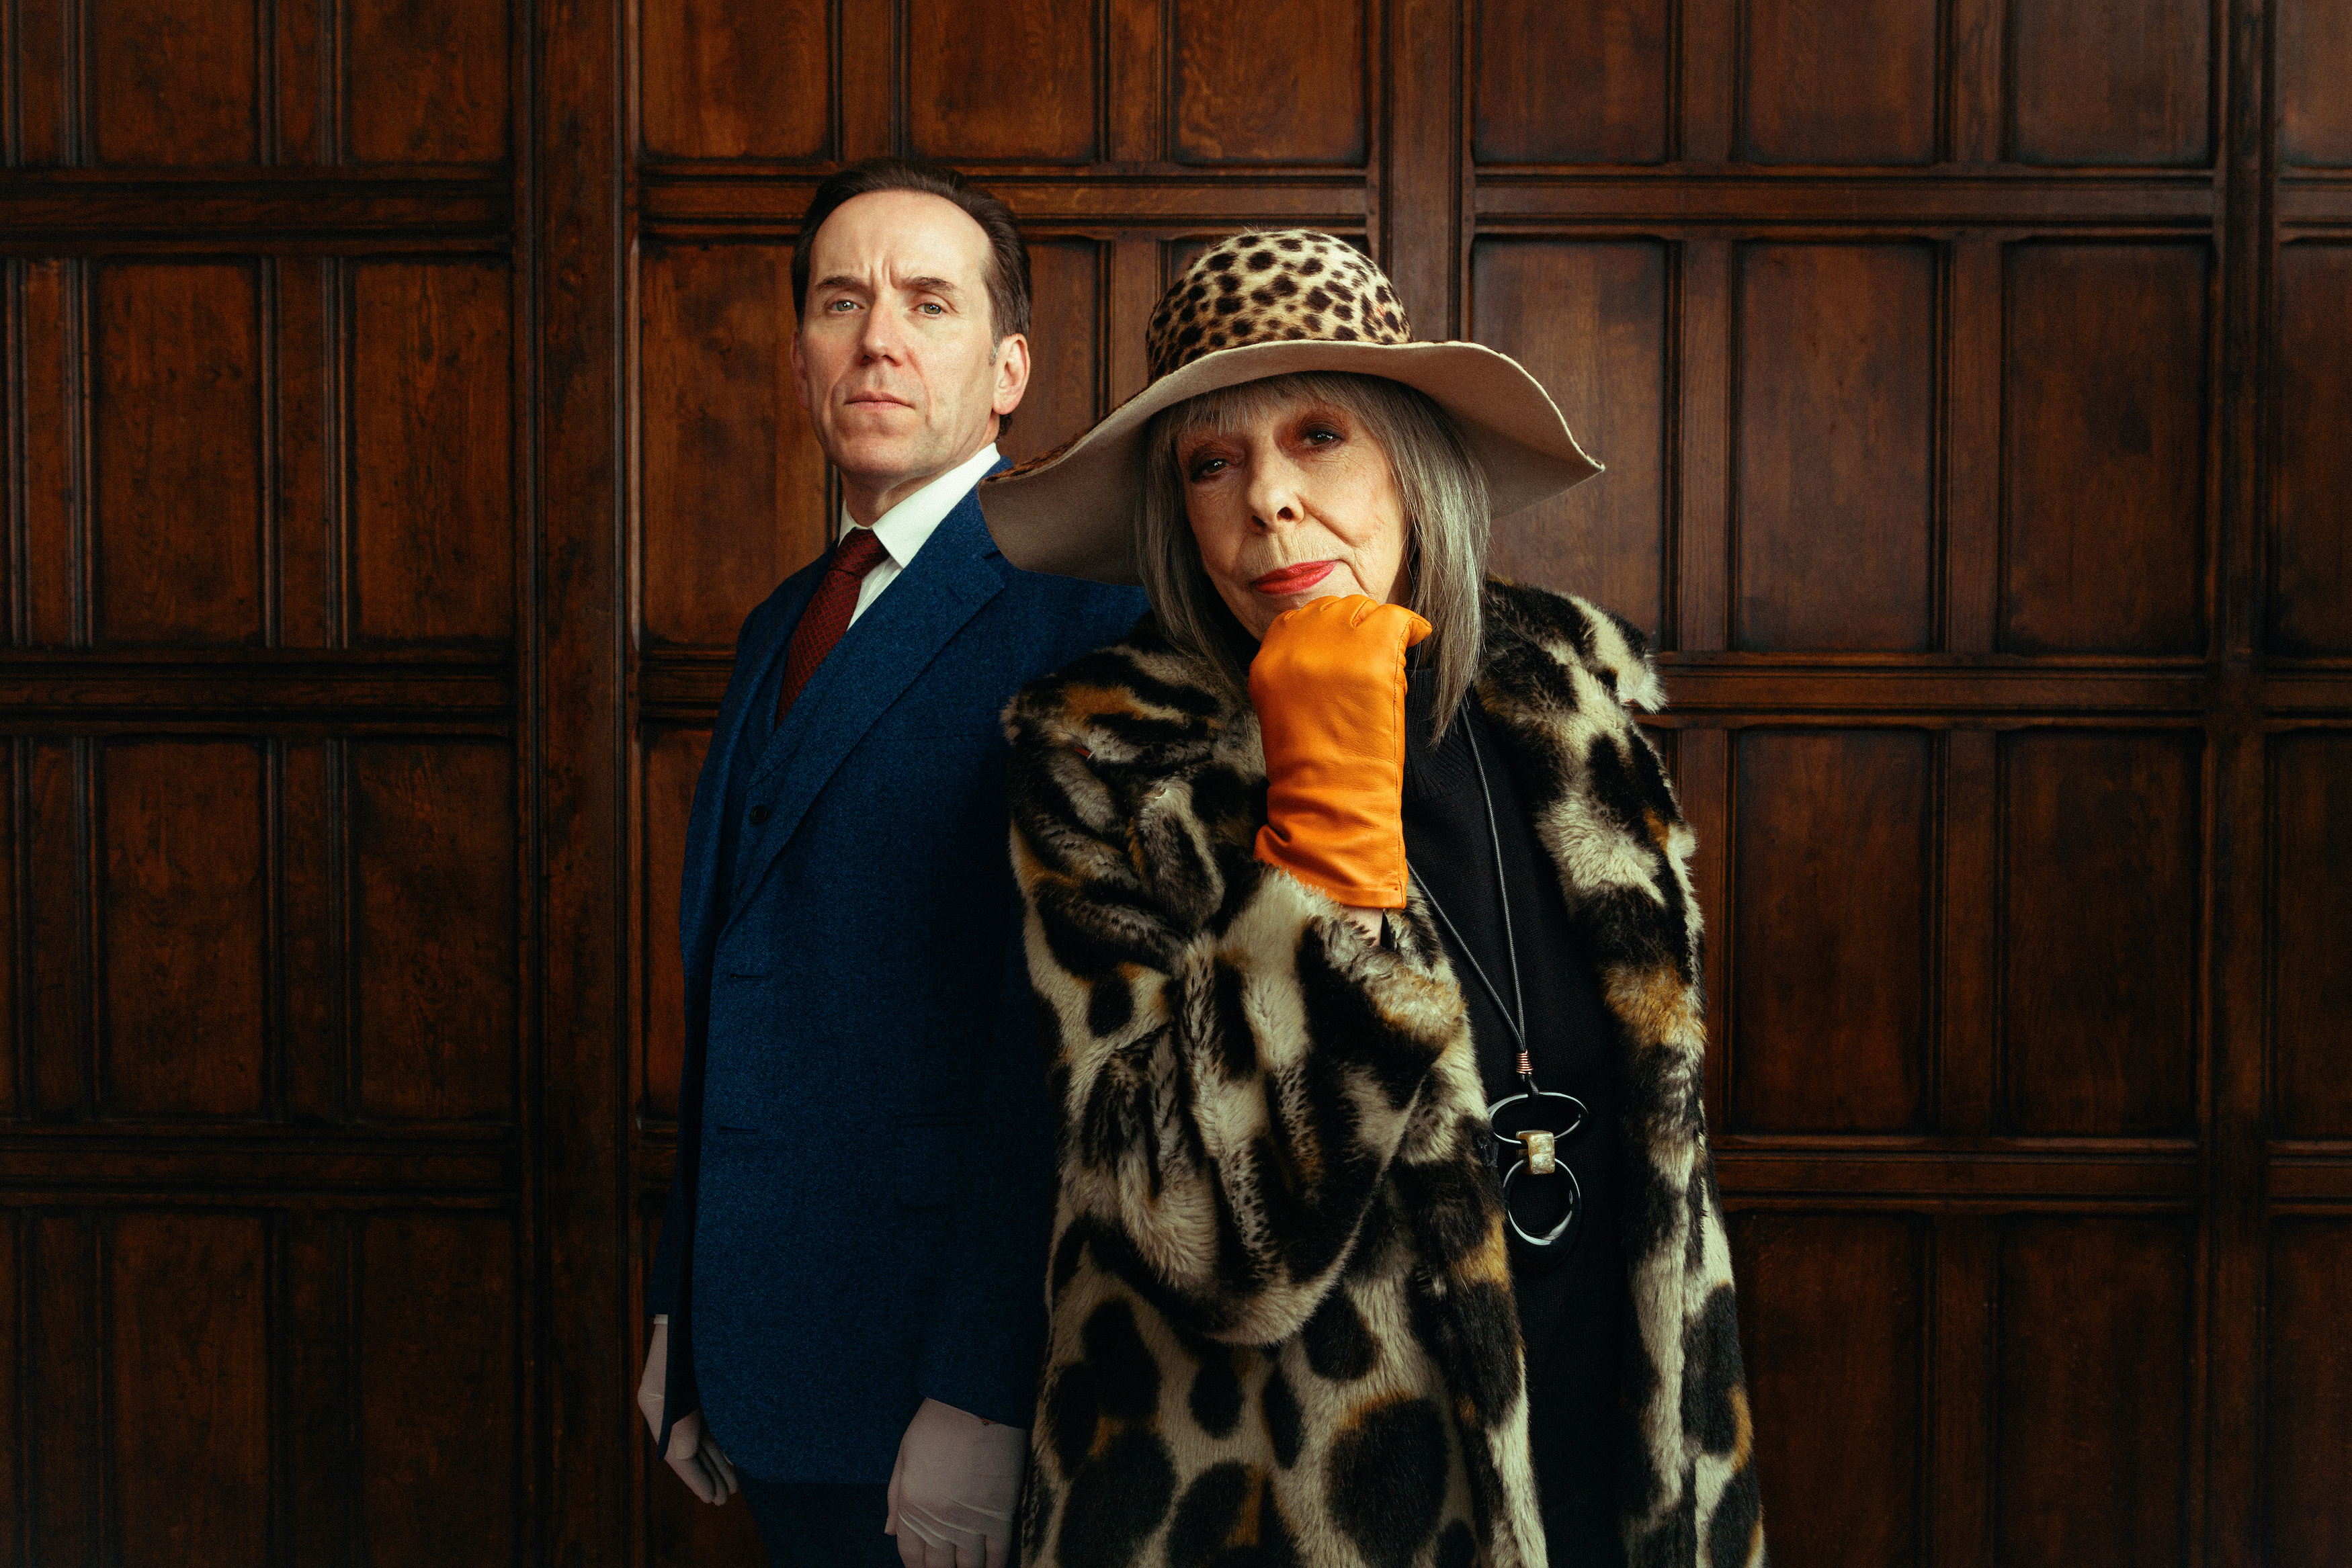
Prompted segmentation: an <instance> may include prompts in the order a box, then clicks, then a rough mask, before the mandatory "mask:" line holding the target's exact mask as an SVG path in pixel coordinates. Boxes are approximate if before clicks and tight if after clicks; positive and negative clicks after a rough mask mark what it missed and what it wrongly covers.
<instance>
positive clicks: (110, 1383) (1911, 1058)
mask: <svg viewBox="0 0 2352 1568" xmlns="http://www.w3.org/2000/svg"><path fill="white" fill-rule="evenodd" d="M2347 80H2352V6H2347V5H2346V4H2345V3H2344V0H1843V3H1840V4H1836V5H1831V4H1826V3H1809V0H1584V3H1580V4H1578V5H1571V6H1555V5H1540V4H1537V3H1535V0H1462V3H1460V4H1458V5H1456V4H1447V3H1442V0H1384V3H1378V4H1375V3H1371V0H1286V3H1285V4H1283V5H1255V6H1251V5H1244V6H1235V5H1226V4H1213V3H1211V0H1005V3H1004V4H1002V5H992V6H968V5H956V4H950V3H949V0H628V3H627V4H626V5H623V4H622V3H621V0H532V3H523V4H517V5H513V6H512V7H510V8H507V9H503V10H502V9H500V8H499V7H498V6H496V5H490V4H484V3H477V0H336V3H334V4H329V3H328V0H0V147H4V150H5V172H4V173H0V266H5V270H0V320H4V321H5V335H4V336H0V386H5V420H0V430H5V439H0V493H5V525H6V549H5V551H4V552H0V596H5V635H6V641H7V649H6V651H5V653H0V730H5V747H0V821H5V831H6V834H7V840H6V841H7V843H8V846H9V858H8V859H7V861H6V862H5V875H6V883H5V888H6V896H5V898H0V1014H5V1017H6V1018H7V1019H8V1021H9V1025H10V1030H9V1038H10V1040H11V1049H10V1051H8V1053H7V1054H6V1056H5V1059H0V1461H5V1462H0V1560H5V1561H8V1562H13V1563H20V1564H27V1565H29V1564H35V1563H38V1564H41V1565H43V1568H48V1565H50V1564H68V1563H70V1564H80V1563H93V1564H94V1563H114V1562H138V1563H144V1562H153V1561H184V1562H192V1563H232V1562H234V1563H282V1564H293V1563H302V1564H310V1563H346V1562H348V1563H362V1562H366V1563H378V1564H408V1563H436V1564H437V1563H518V1562H528V1563H541V1562H554V1561H558V1560H562V1561H566V1562H580V1563H642V1564H672V1563H721V1562H740V1563H750V1562H752V1561H754V1558H753V1555H752V1548H751V1543H750V1541H749V1536H748V1533H747V1531H745V1528H744V1527H745V1524H746V1522H747V1521H746V1520H745V1518H744V1516H743V1512H742V1511H741V1510H740V1508H731V1509H729V1510H726V1511H719V1512H715V1513H714V1512H711V1511H706V1510H701V1509H698V1508H696V1507H694V1506H692V1505H690V1504H688V1503H687V1502H686V1501H685V1500H684V1493H683V1491H682V1490H681V1489H679V1488H678V1487H677V1485H676V1483H675V1482H674V1481H673V1480H672V1479H670V1478H669V1477H668V1476H667V1474H666V1473H662V1472H659V1471H658V1470H652V1472H651V1473H648V1472H649V1469H650V1467H649V1465H648V1460H649V1458H650V1454H649V1450H648V1448H647V1447H646V1445H645V1444H644V1443H643V1442H642V1440H641V1438H640V1437H639V1436H638V1434H637V1431H636V1427H635V1420H636V1418H635V1413H634V1411H633V1409H632V1408H631V1406H630V1405H629V1402H628V1399H627V1391H628V1387H629V1385H630V1384H631V1382H632V1381H633V1379H634V1375H635V1364H636V1361H637V1358H638V1356H639V1355H640V1354H641V1345H642V1333H643V1327H644V1325H643V1322H642V1320H641V1318H640V1316H639V1314H638V1312H636V1309H635V1291H636V1289H637V1285H638V1281H639V1275H640V1271H641V1269H642V1265H643V1261H644V1260H645V1258H646V1256H647V1255H648V1254H649V1252H650V1245H651V1241H652V1232H653V1229H654V1227H655V1225H656V1220H657V1216H658V1213H659V1207H660V1198H661V1194H662V1191H663V1188H664V1185H665V1183H666V1181H667V1174H668V1164H669V1159H670V1151H671V1149H672V1146H673V1129H674V1126H675V1115H676V1105H675V1103H674V1096H675V1092H676V1087H675V1086H676V1081H677V1060H678V1051H679V1035H678V1021H677V1019H678V1006H679V995H678V990H679V979H678V972H677V959H676V951H675V946H674V941H673V936H672V933H673V931H674V923H675V916H676V908H675V904H676V896H677V894H676V887H677V862H678V858H679V853H680V849H681V842H682V839H683V834H684V828H685V821H686V814H687V807H688V798H689V795H690V792H691V789H692V786H693V779H694V774H695V769H696V768H697V767H698V763H699V759H700V757H701V754H702V748H703V746H704V743H705V740H706V737H707V734H708V730H709V724H710V722H711V718H712V716H713V713H714V712H715V708H716V704H717V699H718V695H719V690H720V687H721V685H723V682H724V678H725V674H726V670H727V664H728V659H729V656H730V654H729V645H730V641H731V638H732V634H733V631H734V628H735V626H736V624H737V622H739V621H740V617H741V615H742V613H743V612H744V611H745V610H746V609H747V608H748V607H749V606H750V605H751V604H752V603H753V602H755V601H757V600H758V599H760V598H761V596H762V595H764V594H765V593H766V592H767V591H768V590H769V588H770V587H771V586H772V584H773V583H774V581H775V580H777V579H778V578H780V577H781V576H782V575H783V574H784V573H785V572H786V571H788V570H791V569H793V567H795V566H797V565H799V564H800V563H802V562H803V561H805V560H807V559H811V558H812V556H813V555H814V553H815V552H816V551H817V550H818V549H821V548H822V545H823V542H824V532H825V528H826V517H827V504H826V493H827V486H826V479H825V476H824V465H823V462H822V459H821V456H820V455H819V454H818V453H817V452H816V450H815V448H814V445H813V444H812V443H811V441H810V440H809V437H808V436H807V434H806V432H805V427H804V425H803V423H802V421H801V417H800V415H799V413H798V411H797V409H796V408H795V406H794V404H793V399H792V396H791V393H790V391H789V388H788V385H787V382H786V379H785V374H786V372H785V358H784V342H783V340H784V338H785V335H786V334H787V333H788V332H789V331H790V329H791V326H792V319H793V318H792V310H791V301H790V298H789V292H790V287H789V283H788V277H789V273H788V266H789V260H790V253H789V247H790V243H791V236H792V235H793V231H794V228H795V226H796V224H797V219H798V214H799V213H800V211H801V210H802V208H803V204H804V203H805V201H806V198H807V193H808V192H809V191H810V190H811V189H812V188H813V186H814V183H815V182H816V181H817V180H819V179H820V178H822V177H823V175H824V173H825V172H827V171H828V170H829V169H831V168H833V167H835V166H836V165H837V164H838V162H841V161H843V160H845V159H850V158H855V157H859V156H863V155H866V154H868V153H873V152H887V151H891V150H894V149H895V150H899V151H905V152H914V153H918V154H921V155H924V156H929V157H934V158H940V159H943V160H949V161H952V162H957V163H958V164H960V165H961V166H963V167H965V168H967V169H969V170H970V171H971V172H974V173H975V174H977V175H980V176H982V178H983V179H984V180H985V181H986V183H989V184H991V185H992V187H993V188H995V189H996V190H997V191H998V192H999V193H1002V194H1003V195H1004V196H1005V197H1006V198H1007V199H1009V200H1010V201H1011V202H1012V204H1013V206H1014V208H1015V209H1016V211H1018V212H1019V213H1020V214H1021V215H1022V217H1023V218H1024V223H1025V224H1026V225H1028V228H1029V231H1030V235H1031V237H1032V240H1033V244H1034V254H1035V264H1036V276H1037V288H1038V296H1039V308H1038V327H1037V334H1036V336H1037V350H1038V363H1039V375H1038V379H1037V382H1036V384H1035V387H1034V391H1033V393H1032V396H1031V398H1030V400H1029V402H1028V403H1027V404H1025V405H1024V408H1023V410H1022V412H1021V414H1020V416H1019V418H1018V419H1017V421H1016V422H1015V423H1014V425H1013V429H1012V431H1011V433H1010V436H1009V440H1008V445H1009V446H1010V447H1011V448H1012V449H1013V451H1014V452H1015V453H1016V454H1026V453H1028V452H1032V451H1035V450H1040V449H1042V448H1044V447H1045V446H1047V445H1050V444H1053V443H1055V442H1056V441H1058V440H1059V439H1061V438H1062V437H1063V436H1064V435H1066V434H1068V433H1069V432H1071V431H1072V430H1074V429H1076V427H1077V426H1078V425H1080V424H1081V423H1084V422H1085V421H1087V420H1088V419H1090V418H1091V417H1093V416H1094V415H1095V414H1096V413H1099V412H1101V411H1103V410H1105V409H1108V407H1110V406H1111V405H1113V404H1114V403H1115V402H1118V400H1119V399H1120V398H1121V397H1123V396H1125V395H1126V394H1127V393H1129V392H1132V391H1133V390H1135V389H1136V388H1137V387H1138V386H1139V385H1140V384H1141V382H1142V380H1143V376H1144V369H1143V357H1142V347H1141V343H1142V326H1143V321H1144V319H1145V316H1146V314H1147V313H1148V311H1149V309H1150V306H1151V304H1152V302H1153V300H1154V299H1155V298H1157V296H1158V295H1159V293H1160V289H1161V287H1162V285H1163V283H1164V281H1165V280H1166V279H1167V278H1168V277H1171V275H1172V273H1173V271H1174V269H1176V268H1178V267H1181V265H1182V263H1183V261H1184V259H1185V258H1186V257H1187V256H1188V255H1189V254H1190V251H1191V248H1192V247H1194V246H1198V245H1200V244H1201V243H1202V240H1203V239H1204V238H1205V237H1207V236H1210V235H1216V234H1219V233H1222V232H1225V231H1229V230H1231V229H1233V228H1234V227H1237V226H1240V225H1315V226H1318V227H1323V228H1328V229H1332V230H1335V231H1338V232H1340V233H1343V234H1346V235H1349V236H1351V237H1354V238H1356V239H1358V240H1359V242H1360V243H1361V244H1362V245H1363V246H1365V247H1366V248H1367V249H1369V250H1370V252H1371V253H1372V254H1373V255H1374V256H1376V257H1378V258H1379V259H1381V262H1382V263H1383V265H1385V266H1386V267H1388V268H1389V270H1390V272H1391V274H1392V275H1393V276H1394V277H1395V278H1396V280H1397V282H1398V284H1399V286H1400V288H1401V289H1402V294H1403V297H1404V298H1405V301H1406V303H1407V305H1408V307H1409V308H1410V309H1411V311H1412V316H1413V318H1414V320H1415V323H1416V325H1417V326H1418V328H1419V329H1420V330H1421V332H1422V333H1423V335H1425V336H1441V335H1449V334H1458V335H1463V336H1470V337H1475V338H1477V339H1479V340H1483V341H1486V342H1488V343H1491V344H1493V345H1495V346H1496V347H1498V348H1502V349H1504V350H1507V351H1510V352H1512V353H1514V354H1517V355H1518V356H1520V357H1521V358H1522V359H1524V360H1525V361H1527V362H1528V363H1529V364H1530V365H1531V366H1532V367H1533V368H1534V369H1535V370H1536V371H1537V372H1538V374H1539V375H1540V376H1541V377H1542V378H1543V379H1544V380H1545V382H1546V383H1547V384H1548V385H1549V386H1550V387H1551V388H1552V389H1553V390H1554V391H1555V392H1556V394H1557V395H1558V397H1559V401H1560V403H1561V405H1562V407H1563V408H1564V409H1565V410H1566V412H1567V413H1568V414H1569V416H1570V420H1571V422H1572V423H1574V424H1575V426H1576V428H1577V429H1578V431H1579V433H1580V434H1582V435H1583V436H1584V437H1585V438H1586V441H1587V444H1588V445H1589V446H1591V449H1592V450H1593V451H1594V452H1595V453H1596V454H1597V455H1599V456H1601V458H1602V459H1603V460H1604V461H1605V462H1606V463H1607V464H1608V465H1609V471H1608V473H1607V474H1606V475H1605V476H1602V477H1601V479H1599V480H1596V481H1594V482H1593V483H1592V484H1591V485H1589V486H1585V487H1584V488H1582V489H1580V490H1579V491H1577V492H1576V493H1575V494H1574V495H1573V496H1571V497H1568V498H1567V499H1565V500H1563V501H1562V502H1559V503H1557V504H1554V505H1552V506H1550V507H1547V508H1545V509H1543V510H1542V511H1541V512H1539V513H1537V514H1533V515H1530V516H1528V517H1521V518H1517V519H1513V520H1511V521H1510V522H1508V523H1507V524H1505V525H1504V526H1503V527H1502V528H1501V529H1500V530H1499V534H1498V540H1497V552H1496V553H1497V557H1498V564H1499V566H1500V568H1501V569H1502V570H1506V571H1507V572H1510V573H1513V574H1516V575H1519V576H1523V577H1527V578H1530V579H1533V580H1539V581H1543V582H1546V583H1549V584H1552V585H1555V586H1559V587H1563V588H1570V589H1573V590H1575V591H1580V592H1583V593H1585V594H1587V595H1589V596H1591V597H1593V598H1596V599H1599V600H1601V601H1603V602H1606V603H1608V604H1611V605H1612V606H1613V607H1614V608H1616V609H1618V610H1619V611H1621V612H1623V613H1625V614H1627V615H1628V616H1630V617H1631V618H1633V620H1635V621H1637V622H1641V623H1643V625H1644V626H1645V627H1647V628H1648V629H1649V630H1651V631H1652V632H1654V634H1655V635H1656V637H1657V639H1658V642H1659V645H1660V647H1661V648H1662V649H1663V650H1664V653H1663V662H1664V664H1665V665H1666V666H1667V669H1668V674H1669V680H1670V685H1671V687H1672V690H1673V692H1674V695H1675V707H1674V708H1673V709H1672V711H1670V712H1669V713H1668V714H1667V715H1666V716H1664V718H1663V719H1662V720H1660V721H1659V723H1658V724H1657V726H1656V728H1655V731H1654V733H1655V734H1656V736H1657V738H1658V739H1659V741H1660V743H1661V745H1662V747H1664V750H1665V752H1666V754H1667V756H1668V758H1669V759H1670V761H1671V763H1672V765H1673V767H1674V768H1675V773H1676V775H1677V777H1678V779H1679V780H1680V783H1681V787H1682V789H1683V792H1684V799H1685V804H1686V807H1687V810H1689V813H1690V815H1691V816H1692V818H1693V820H1694V821H1695V822H1696V825H1697V826H1698V828H1699V831H1700V832H1701V835H1702V838H1703V841H1704V845H1705V848H1704V850H1703V860H1702V865H1701V876H1702V881H1703V884H1704V888H1703V892H1704V897H1705V901H1706V909H1707V911H1708V913H1709V915H1710V917H1711V919H1712V921H1713V932H1712V935H1713V941H1712V943H1711V946H1710V956H1709V975H1708V981H1709V992H1710V995H1711V997H1712V998H1713V1003H1712V1006H1713V1024H1714V1041H1715V1048H1714V1055H1713V1059H1712V1060H1713V1069H1712V1076H1711V1080H1710V1083H1709V1111H1710V1114H1711V1117H1712V1124H1713V1126H1714V1129H1715V1131H1716V1134H1717V1147H1718V1149H1719V1151H1720V1170H1721V1175H1722V1178H1723V1184H1724V1186H1725V1189H1726V1194H1727V1201H1728V1205H1729V1207H1731V1208H1732V1210H1733V1211H1734V1239H1735V1245H1736V1248H1737V1249H1738V1261H1739V1265H1740V1267H1741V1270H1742V1273H1743V1282H1744V1288H1745V1295H1744V1301H1745V1332H1746V1333H1747V1336H1748V1352H1749V1357H1750V1363H1751V1367H1752V1371H1753V1379H1754V1385H1755V1404H1756V1413H1757V1429H1758V1442H1759V1448H1760V1454H1761V1459H1760V1464H1761V1469H1762V1475H1763V1479H1764V1486H1765V1490H1766V1496H1767V1507H1768V1513H1769V1521H1770V1528H1771V1531H1772V1535H1773V1540H1774V1545H1775V1549H1776V1553H1777V1555H1778V1556H1779V1558H1780V1561H1782V1562H1784V1563H1801V1564H1814V1563H1853V1564H1885V1563H1932V1564H1936V1565H1937V1568H1956V1565H1962V1564H1966V1565H1970V1568H1977V1565H1990V1564H1992V1563H2000V1564H2001V1565H2002V1568H2011V1565H2039V1564H2048V1565H2053V1568H2055V1565H2057V1564H2062V1563H2063V1564H2067V1565H2069V1568H2076V1565H2081V1564H2107V1563H2113V1564H2118V1565H2122V1564H2131V1565H2135V1568H2137V1565H2142V1564H2180V1565H2183V1568H2189V1565H2203V1564H2213V1565H2217V1568H2218V1565H2222V1564H2231V1565H2236V1564H2252V1563H2256V1562H2265V1563H2277V1564H2282V1565H2289V1564H2291V1565H2305V1564H2309V1565H2315V1568H2316V1565H2320V1564H2332V1563H2340V1562H2342V1561H2344V1560H2345V1558H2346V1556H2347V1553H2352V1493H2347V1490H2346V1488H2345V1486H2344V1473H2345V1461H2344V1456H2345V1454H2346V1453H2347V1451H2352V1351H2347V1339H2352V1305H2347V1302H2352V1032H2347V1023H2346V1019H2347V1017H2352V943H2347V941H2346V939H2345V937H2344V936H2343V931H2344V929H2345V927H2346V926H2347V924H2352V828H2347V822H2352V539H2347V520H2352V519H2347V506H2352V503H2347V500H2346V498H2345V497H2347V495H2352V455H2347V454H2352V439H2347V436H2352V369H2347V367H2352V93H2347V91H2346V90H2345V88H2344V84H2345V82H2346V81H2347ZM910 895H912V894H911V890H910Z"/></svg>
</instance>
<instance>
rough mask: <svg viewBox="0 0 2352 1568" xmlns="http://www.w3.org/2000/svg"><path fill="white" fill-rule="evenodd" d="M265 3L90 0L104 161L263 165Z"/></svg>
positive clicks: (95, 116)
mask: <svg viewBox="0 0 2352 1568" xmlns="http://www.w3.org/2000/svg"><path fill="white" fill-rule="evenodd" d="M58 9H59V10H60V11H61V12H64V13H65V14H66V15H71V12H70V11H69V10H68V8H66V7H63V6H60V7H59V8H58ZM260 9H261V8H260V6H259V5H255V4H252V3H250V0H246V3H242V4H232V5H218V4H214V3H212V0H87V5H86V10H85V13H84V14H85V16H86V20H85V21H84V23H83V26H85V27H86V28H87V29H88V31H87V33H86V35H85V37H86V38H87V40H88V41H87V44H86V46H85V47H87V48H88V50H89V56H88V58H89V73H90V74H89V90H90V94H91V98H92V99H93V102H92V105H91V108H90V110H89V111H88V112H89V123H90V126H91V129H92V130H93V131H94V132H95V138H94V140H95V143H96V152H97V154H98V162H100V163H113V164H166V165H170V164H221V163H250V162H257V160H258V158H259V155H260V151H261V149H260V137H259V126H260V114H259V107H260V99H261V82H260V77H259V69H260V67H259V61H260V58H261V51H260V48H259V47H258V46H259V39H258V37H257V34H258V30H259V20H260V17H259V13H260ZM75 42H80V40H75ZM70 57H71V56H70V55H68V58H70Z"/></svg>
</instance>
